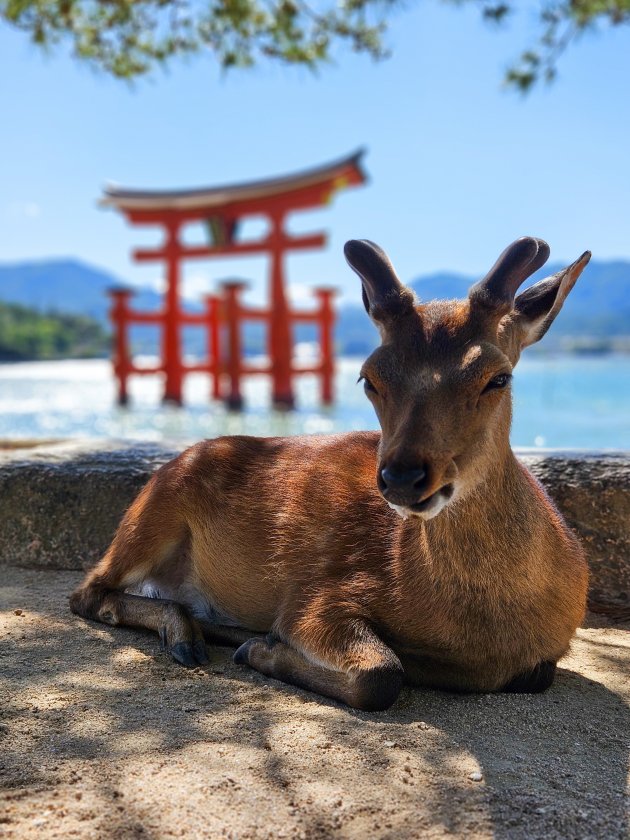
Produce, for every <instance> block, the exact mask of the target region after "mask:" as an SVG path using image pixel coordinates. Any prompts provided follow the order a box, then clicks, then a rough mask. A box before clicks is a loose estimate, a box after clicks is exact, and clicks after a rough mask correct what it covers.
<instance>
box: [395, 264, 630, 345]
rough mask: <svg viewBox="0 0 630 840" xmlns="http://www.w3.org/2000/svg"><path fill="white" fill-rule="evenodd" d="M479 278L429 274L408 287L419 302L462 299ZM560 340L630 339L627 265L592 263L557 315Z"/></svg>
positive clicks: (543, 272)
mask: <svg viewBox="0 0 630 840" xmlns="http://www.w3.org/2000/svg"><path fill="white" fill-rule="evenodd" d="M562 268H564V265H563V264H560V263H559V264H556V265H553V264H552V265H547V266H544V267H543V268H542V269H540V271H538V272H536V274H534V275H533V277H532V279H531V280H529V281H528V282H527V285H531V283H534V282H536V281H537V280H541V279H542V278H543V277H548V276H549V275H550V274H555V273H556V272H557V271H560V269H562ZM478 279H479V278H473V277H464V276H462V275H459V274H448V273H440V274H430V275H428V276H426V277H418V278H417V279H416V280H414V281H412V282H411V283H410V286H411V287H412V288H413V290H414V291H415V293H416V294H417V295H418V297H419V298H420V300H431V299H432V298H437V297H443V298H458V297H464V296H465V295H466V293H467V290H468V288H469V287H470V286H471V285H472V284H473V283H475V282H476V280H478ZM551 335H555V336H556V337H560V336H572V337H575V338H579V337H581V336H591V337H598V338H600V337H601V338H610V337H613V336H628V335H630V262H626V261H622V260H617V261H614V262H598V261H595V260H593V261H591V262H590V263H589V264H588V266H587V267H586V268H585V269H584V274H583V275H582V277H580V279H579V280H578V282H577V284H576V285H575V287H574V288H573V290H572V292H571V294H570V295H569V297H568V298H567V300H566V302H565V304H564V306H563V307H562V312H561V313H560V315H558V317H557V319H556V321H555V323H554V326H553V332H552V333H550V334H549V336H550V337H551Z"/></svg>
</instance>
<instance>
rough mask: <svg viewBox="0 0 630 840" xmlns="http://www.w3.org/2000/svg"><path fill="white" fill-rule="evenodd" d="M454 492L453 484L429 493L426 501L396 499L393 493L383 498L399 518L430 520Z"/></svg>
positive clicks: (443, 506)
mask: <svg viewBox="0 0 630 840" xmlns="http://www.w3.org/2000/svg"><path fill="white" fill-rule="evenodd" d="M454 492H455V487H454V485H453V484H445V485H444V486H443V487H440V489H439V490H436V491H435V493H431V495H430V496H427V498H426V499H421V500H420V501H417V502H410V501H408V500H406V499H402V498H396V495H395V494H394V493H389V494H388V495H387V496H386V497H385V501H386V502H387V504H388V505H389V506H390V507H391V508H393V509H394V510H395V511H396V513H397V514H398V515H399V516H402V518H403V519H407V518H408V517H409V516H419V517H422V519H432V518H433V517H434V516H437V515H438V513H440V511H441V510H443V509H444V508H445V507H446V505H447V504H448V503H449V501H450V500H451V498H452V497H453V493H454Z"/></svg>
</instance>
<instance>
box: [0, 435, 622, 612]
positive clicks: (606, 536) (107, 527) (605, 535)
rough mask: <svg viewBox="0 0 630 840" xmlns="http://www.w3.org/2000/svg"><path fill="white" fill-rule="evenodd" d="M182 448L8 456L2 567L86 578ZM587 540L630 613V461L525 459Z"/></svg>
mask: <svg viewBox="0 0 630 840" xmlns="http://www.w3.org/2000/svg"><path fill="white" fill-rule="evenodd" d="M177 451H178V447H177V446H173V447H167V446H160V445H155V444H130V443H129V442H128V441H115V440H109V441H105V442H95V441H71V442H64V443H57V444H49V443H47V444H45V445H41V446H33V447H29V448H11V449H4V450H0V565H1V564H5V565H7V564H11V565H16V566H24V567H47V568H56V569H82V568H87V567H88V566H90V565H92V564H93V563H94V562H95V561H96V560H97V559H98V558H99V557H100V555H101V554H102V553H103V552H104V551H105V549H106V548H107V546H108V545H109V542H110V540H111V538H112V536H113V534H114V531H115V530H116V527H117V525H118V523H119V521H120V518H121V516H122V514H123V513H124V511H125V509H126V508H127V507H128V505H129V504H130V502H131V500H132V499H133V498H134V496H135V495H136V493H137V492H138V490H139V489H140V488H141V487H142V486H143V484H145V482H146V481H147V480H148V478H149V477H150V475H151V474H152V473H153V472H154V471H155V470H156V469H157V468H158V467H160V466H161V465H162V464H164V463H165V462H166V461H168V460H169V459H170V458H172V457H173V456H174V455H175V454H176V453H177ZM517 454H518V456H519V458H520V459H521V460H522V461H523V462H524V463H525V464H526V465H527V466H528V467H529V468H530V469H531V471H532V472H533V473H534V475H536V476H537V477H538V478H539V480H540V481H541V482H542V483H543V484H544V486H545V487H546V489H547V491H548V492H549V494H550V495H551V497H552V498H553V499H554V500H555V502H556V504H557V505H558V507H559V509H560V510H561V511H562V513H563V514H564V516H565V517H566V519H567V521H568V522H569V524H570V525H571V527H572V528H574V529H575V531H576V532H577V533H578V534H579V536H580V537H581V539H582V541H583V543H584V546H585V548H586V552H587V556H588V560H589V565H590V568H591V596H592V598H593V599H594V600H597V601H600V602H604V603H614V604H619V605H623V606H629V605H630V492H629V491H630V453H623V452H619V453H615V452H580V451H556V450H549V451H544V450H519V451H518V452H517Z"/></svg>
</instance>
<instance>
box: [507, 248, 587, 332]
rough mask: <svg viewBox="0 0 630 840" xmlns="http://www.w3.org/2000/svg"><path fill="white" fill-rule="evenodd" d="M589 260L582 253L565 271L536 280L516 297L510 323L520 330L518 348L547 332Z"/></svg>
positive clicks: (585, 253)
mask: <svg viewBox="0 0 630 840" xmlns="http://www.w3.org/2000/svg"><path fill="white" fill-rule="evenodd" d="M590 258H591V252H590V251H585V252H584V253H583V254H582V256H581V257H580V258H579V259H577V260H576V261H575V262H574V263H571V265H570V266H568V267H567V268H563V269H562V271H559V272H558V273H557V274H554V275H552V276H551V277H547V278H545V279H544V280H540V281H539V282H538V283H535V284H534V285H533V286H530V287H529V289H526V290H525V291H524V292H522V293H521V294H520V295H518V297H517V298H516V300H515V301H514V309H513V312H512V322H513V323H514V324H516V325H517V326H518V327H519V328H520V332H521V347H528V346H529V345H530V344H534V343H535V342H536V341H540V339H541V338H542V337H543V335H544V334H545V333H546V332H547V330H548V329H549V327H550V326H551V324H552V323H553V321H554V318H555V317H556V315H557V314H558V312H560V310H561V309H562V305H563V303H564V301H565V300H566V297H567V295H568V294H569V292H570V291H571V289H572V288H573V286H574V285H575V283H576V280H577V279H578V277H579V276H580V274H581V273H582V271H583V269H584V267H585V266H586V264H587V263H588V261H589V260H590Z"/></svg>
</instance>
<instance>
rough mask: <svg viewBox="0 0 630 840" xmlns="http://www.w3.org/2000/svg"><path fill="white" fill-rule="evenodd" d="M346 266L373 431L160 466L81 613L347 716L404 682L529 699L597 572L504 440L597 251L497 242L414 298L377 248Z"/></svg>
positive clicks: (185, 455)
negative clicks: (215, 647)
mask: <svg viewBox="0 0 630 840" xmlns="http://www.w3.org/2000/svg"><path fill="white" fill-rule="evenodd" d="M345 256H346V259H347V262H348V263H349V265H350V267H351V268H352V269H353V270H354V271H355V272H356V274H358V276H359V278H360V280H361V283H362V298H363V303H364V305H365V308H366V310H367V313H368V315H369V317H370V318H371V319H372V321H373V322H374V324H375V325H376V327H377V328H378V331H379V333H380V338H381V343H380V345H379V346H378V347H377V348H376V350H375V351H374V352H373V353H372V354H371V355H370V356H369V357H368V358H367V360H366V361H365V363H364V364H363V366H362V368H361V374H360V377H359V381H362V382H363V387H364V389H365V393H366V395H367V398H368V399H369V401H370V402H371V403H372V405H373V407H374V409H375V412H376V415H377V418H378V421H379V424H380V429H381V430H380V432H374V431H366V432H351V433H344V434H332V435H321V436H316V435H315V436H308V435H304V436H297V437H288V438H278V437H276V438H273V437H270V438H254V437H246V436H234V437H219V438H217V439H214V440H205V441H202V442H201V443H198V444H196V445H194V446H192V447H191V448H189V449H187V450H186V451H184V452H182V453H181V454H180V455H179V456H178V457H176V458H175V459H174V460H172V461H170V462H169V463H167V464H165V465H164V466H162V467H161V468H160V469H158V470H157V472H155V473H154V475H153V477H152V478H151V479H150V480H149V482H148V483H147V484H146V486H145V487H144V489H142V490H141V492H140V493H139V495H138V496H137V498H136V499H135V501H134V502H133V503H132V504H131V506H130V507H129V509H128V511H127V513H126V514H125V516H124V518H123V520H122V522H121V524H120V526H119V528H118V530H117V532H116V534H115V536H114V539H113V542H112V543H111V546H110V548H109V549H108V551H107V552H106V553H105V555H104V557H103V559H102V560H101V561H100V562H99V563H98V564H97V565H96V566H95V567H94V568H93V570H92V571H90V572H89V573H88V574H87V576H86V578H85V580H84V582H83V583H82V584H81V585H80V586H79V587H78V588H77V589H76V590H75V591H74V592H73V594H72V595H71V597H70V607H71V610H72V611H73V612H74V613H76V614H78V615H80V616H83V617H85V618H88V619H92V620H94V621H98V622H103V623H105V624H109V625H112V626H116V625H122V626H129V627H135V628H144V629H146V630H150V631H153V632H155V633H157V634H159V637H160V640H161V644H162V648H163V649H165V650H166V651H167V652H168V653H169V654H170V656H171V657H172V658H173V659H174V660H176V661H177V662H178V663H181V664H182V665H185V666H189V667H198V666H200V665H203V664H205V663H207V662H208V654H207V648H206V642H213V643H215V644H219V645H227V646H230V645H231V646H233V647H236V648H237V649H236V652H235V653H234V655H233V661H234V662H236V663H239V664H242V665H243V666H249V667H250V668H253V669H255V670H256V671H258V672H259V673H260V674H263V675H265V676H266V677H270V678H274V679H276V680H280V681H282V682H284V683H288V684H292V685H294V686H298V687H300V688H302V689H306V690H307V691H310V692H314V693H316V694H318V695H322V696H324V697H327V698H332V699H333V700H336V701H340V702H342V703H344V704H346V705H347V706H350V707H352V708H354V709H358V710H362V711H366V712H375V711H384V710H386V709H388V708H389V707H390V706H391V705H392V704H393V703H394V702H395V701H396V699H397V697H398V695H399V693H400V691H401V689H402V687H403V685H405V684H406V685H409V686H425V687H430V688H435V689H442V690H447V691H458V692H484V693H486V692H488V693H490V692H518V693H537V692H541V691H544V690H546V689H547V688H549V686H550V685H551V684H552V682H553V680H554V676H555V673H556V665H557V662H558V660H559V659H561V658H562V657H563V656H564V655H565V654H566V653H567V651H568V649H569V646H570V642H571V639H572V637H573V635H574V633H575V630H576V628H577V627H578V626H579V625H580V623H581V621H582V619H583V617H584V614H585V608H586V594H587V584H588V571H587V564H586V561H585V558H584V554H583V552H582V550H581V547H580V545H579V543H578V541H577V539H576V537H575V536H574V535H573V533H572V531H571V530H570V529H569V527H568V526H567V525H566V524H565V522H564V521H563V519H562V517H561V515H560V513H559V512H558V510H557V509H556V508H555V507H554V505H553V503H552V501H551V500H550V499H549V498H548V497H547V495H546V493H545V491H544V490H543V488H542V487H541V485H540V484H539V483H538V482H537V480H536V479H535V478H534V477H533V475H532V474H531V473H530V472H528V470H527V469H526V468H525V466H524V465H523V464H522V463H521V462H520V461H519V460H518V459H517V458H516V456H515V454H514V452H513V451H512V449H511V447H510V441H509V432H510V423H511V414H512V396H511V380H512V371H513V369H514V367H515V365H516V364H517V362H518V360H519V357H520V354H521V351H522V350H523V349H524V348H525V347H527V346H528V345H530V344H533V343H534V342H536V341H538V340H539V339H540V338H542V336H543V335H544V334H545V333H546V331H547V330H548V328H549V327H550V325H551V323H552V322H553V320H554V319H555V317H556V316H557V314H558V312H559V311H560V309H561V307H562V305H563V303H564V301H565V299H566V297H567V295H568V294H569V292H570V291H571V289H572V288H573V285H574V284H575V282H576V280H577V279H578V277H579V275H580V274H581V272H582V270H583V269H584V267H585V266H586V264H587V263H588V261H589V259H590V256H591V255H590V252H588V251H586V252H585V253H584V254H582V256H581V257H580V258H579V259H578V260H576V261H575V262H574V263H572V264H571V265H569V266H568V267H567V268H565V269H563V270H562V271H560V272H558V273H557V274H554V275H553V276H550V277H547V278H546V279H544V280H540V281H539V282H536V283H535V284H533V285H531V286H529V288H526V289H525V290H524V291H521V292H520V293H519V289H520V287H521V285H522V284H523V283H524V282H525V280H527V278H529V277H530V276H531V275H532V274H533V273H534V272H535V271H537V270H538V269H539V268H540V267H541V266H542V265H543V264H544V263H545V262H546V261H547V259H548V257H549V246H548V245H547V243H546V242H544V241H543V240H541V239H538V238H536V237H522V238H520V239H517V240H516V241H515V242H513V243H512V244H511V245H509V246H508V247H507V248H506V249H505V250H504V251H503V253H502V254H501V255H500V256H499V258H498V260H497V261H496V263H495V264H494V266H493V267H492V268H491V269H490V271H489V272H488V273H487V275H486V276H485V277H484V278H483V279H482V280H480V281H479V282H477V283H476V284H475V285H473V286H472V288H471V289H470V291H469V293H468V297H467V298H466V299H465V300H454V301H443V300H442V301H439V300H438V301H429V302H417V301H416V299H415V297H414V294H413V292H412V291H411V290H410V289H409V288H407V287H405V286H404V285H403V284H402V283H401V281H400V280H399V278H398V276H397V274H396V272H395V270H394V268H393V266H392V263H391V262H390V260H389V258H388V256H387V254H386V253H385V252H384V251H383V250H382V249H381V248H380V247H379V246H378V245H376V244H374V243H373V242H371V241H369V240H351V241H349V242H347V243H346V245H345Z"/></svg>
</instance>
